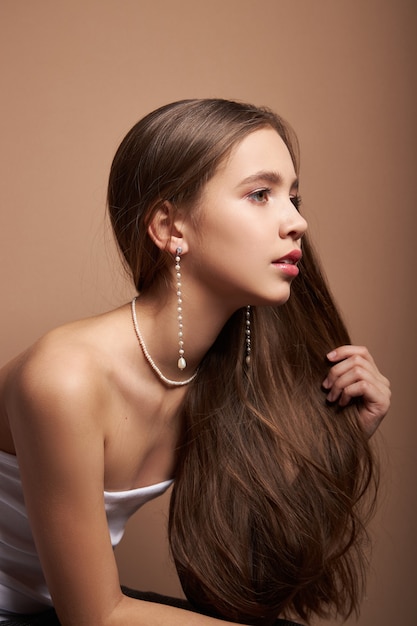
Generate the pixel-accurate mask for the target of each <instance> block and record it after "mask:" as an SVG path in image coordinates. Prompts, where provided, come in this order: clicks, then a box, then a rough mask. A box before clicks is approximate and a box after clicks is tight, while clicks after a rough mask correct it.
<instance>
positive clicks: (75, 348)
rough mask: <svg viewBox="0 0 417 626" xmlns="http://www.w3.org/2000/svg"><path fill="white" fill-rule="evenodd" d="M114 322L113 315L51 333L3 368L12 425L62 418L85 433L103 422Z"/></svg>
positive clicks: (102, 316) (63, 327) (6, 404)
mask: <svg viewBox="0 0 417 626" xmlns="http://www.w3.org/2000/svg"><path fill="white" fill-rule="evenodd" d="M115 313H117V312H115ZM115 318H116V321H117V315H116V316H114V315H113V312H111V313H109V314H104V315H101V316H97V317H94V318H89V319H86V320H81V321H78V322H74V323H71V324H67V325H65V326H62V327H59V328H57V329H55V330H52V331H51V332H49V333H47V334H46V335H45V336H44V337H42V338H41V339H40V340H39V341H37V342H36V343H35V344H34V345H33V346H32V347H30V348H29V349H28V350H27V351H26V352H24V353H23V354H21V355H20V356H19V357H18V358H17V359H15V360H14V361H13V362H12V363H11V364H10V365H9V366H8V367H6V368H5V371H4V376H3V380H2V381H0V385H2V389H1V393H2V395H3V399H4V405H5V407H6V411H7V414H8V417H9V421H10V424H11V426H12V425H13V424H12V422H13V420H22V419H24V420H25V421H27V420H31V421H36V422H38V423H39V424H41V423H42V422H43V421H47V422H48V423H49V426H50V425H51V419H53V420H54V422H57V421H58V420H59V418H60V416H61V419H62V420H66V421H68V420H70V421H72V422H75V423H76V422H77V420H80V421H81V420H82V423H83V425H84V426H83V427H84V428H86V427H88V423H89V421H90V422H91V421H92V420H95V419H98V418H99V417H100V418H102V417H103V410H104V407H105V406H106V399H107V396H108V394H109V392H110V387H111V385H109V381H110V379H111V371H112V368H114V367H115V364H114V360H113V359H112V358H111V350H109V344H111V343H112V342H113V340H114V338H113V337H112V336H111V335H112V333H113V329H112V323H113V322H114V319H115ZM115 359H116V360H117V355H115ZM90 425H92V424H90Z"/></svg>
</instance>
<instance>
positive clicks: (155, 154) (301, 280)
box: [108, 99, 377, 624]
mask: <svg viewBox="0 0 417 626" xmlns="http://www.w3.org/2000/svg"><path fill="white" fill-rule="evenodd" d="M265 127H271V128H273V129H275V130H276V131H277V132H278V134H279V135H280V136H281V137H282V139H283V140H284V142H285V144H286V145H287V147H288V149H289V151H290V154H291V157H292V159H293V162H294V166H295V169H296V171H297V172H298V169H299V168H298V148H297V141H296V138H295V135H294V133H293V132H292V131H291V129H290V127H289V126H288V125H287V124H286V123H285V122H284V121H283V120H282V119H281V118H280V117H279V116H277V115H276V114H275V113H273V112H271V111H270V110H269V109H265V108H259V107H254V106H252V105H248V104H242V103H237V102H231V101H226V100H220V99H209V100H186V101H181V102H176V103H173V104H171V105H167V106H165V107H162V108H160V109H158V110H157V111H154V112H153V113H151V114H149V115H148V116H146V117H145V118H144V119H143V120H141V121H140V122H138V124H136V125H135V126H134V127H133V129H132V130H131V131H130V132H129V133H128V135H127V136H126V138H125V139H124V140H123V142H122V144H121V145H120V147H119V149H118V151H117V153H116V156H115V158H114V161H113V165H112V169H111V174H110V182H109V191H108V203H109V210H110V217H111V221H112V225H113V229H114V232H115V236H116V238H117V241H118V244H119V247H120V249H121V251H122V254H123V256H124V259H125V261H126V264H127V266H128V267H129V269H130V271H131V273H132V276H133V280H134V283H135V285H136V288H137V289H138V290H140V291H142V292H143V291H146V290H147V289H149V288H150V287H151V286H154V285H155V284H157V283H159V282H160V281H161V280H165V281H166V280H167V279H168V275H169V269H168V267H169V266H168V258H169V255H168V254H167V253H165V252H164V251H161V250H159V248H157V246H155V245H154V244H153V242H152V241H151V239H150V238H149V236H148V234H147V225H148V224H149V221H150V219H152V215H153V212H154V211H155V209H156V208H157V207H158V206H159V204H160V203H161V202H164V201H165V200H170V201H171V202H172V203H173V204H174V205H175V206H181V207H182V208H183V207H188V208H189V209H190V210H192V209H193V207H194V206H195V205H196V204H197V200H198V197H199V194H200V193H201V190H202V188H203V186H204V184H205V182H206V181H207V180H209V179H210V177H212V176H213V175H214V173H215V172H216V170H217V168H218V166H219V164H220V163H221V162H222V160H223V159H224V158H225V157H226V156H227V155H228V154H229V153H230V151H231V150H232V148H233V147H234V146H235V145H236V144H237V143H238V142H239V141H241V140H242V139H243V138H244V137H245V136H247V135H248V134H249V133H251V132H254V131H255V130H258V129H260V128H265ZM203 235H204V234H203ZM300 270H301V272H300V276H299V277H298V278H297V279H296V280H295V281H294V282H293V285H292V293H291V297H290V299H289V301H288V302H287V303H286V304H285V305H283V306H280V307H255V309H254V310H253V315H252V323H251V329H252V337H253V342H252V352H251V365H250V367H249V368H247V367H245V364H244V361H245V355H244V328H245V324H244V310H239V311H237V312H236V313H235V314H234V315H232V317H231V318H230V319H229V320H228V322H227V323H226V325H225V326H224V328H223V330H222V331H221V333H220V334H219V336H218V338H217V340H216V341H215V343H214V344H213V346H212V347H211V348H210V350H209V351H208V352H207V354H206V355H205V357H204V359H203V361H202V363H201V365H200V368H199V373H198V376H197V378H196V380H195V381H194V383H193V384H192V385H190V387H189V390H188V393H187V396H186V400H185V404H184V406H183V407H182V419H183V424H184V428H183V438H182V441H181V445H180V447H179V451H178V452H179V454H178V466H177V471H176V480H175V485H174V489H173V493H172V498H171V505H170V519H169V535H170V545H171V551H172V554H173V557H174V560H175V563H176V567H177V571H178V574H179V577H180V580H181V582H182V585H183V589H184V592H185V594H186V595H187V597H188V599H189V600H190V601H191V602H192V603H193V604H194V605H195V606H196V607H198V608H199V609H202V610H204V611H205V612H207V613H210V614H212V615H217V616H220V617H223V618H226V619H229V620H231V621H239V622H246V623H248V624H272V623H273V622H274V620H275V619H276V618H277V616H278V615H285V614H287V613H288V612H289V611H292V612H295V613H297V614H298V615H299V616H300V617H301V618H303V619H309V618H310V617H311V616H312V614H317V615H320V616H330V615H333V614H339V615H342V616H344V617H347V616H348V615H350V614H351V613H352V612H353V611H356V612H357V611H358V607H359V603H360V600H361V596H362V593H363V585H364V581H365V566H366V551H365V546H364V538H365V537H366V533H365V528H364V525H365V522H366V520H367V517H368V515H369V514H370V512H371V510H372V506H373V503H374V495H375V493H376V482H377V479H376V476H377V471H376V468H375V463H374V461H373V457H372V454H371V451H370V448H369V444H368V442H367V440H366V437H365V436H364V434H363V433H362V431H361V428H360V426H359V424H358V415H357V406H356V405H355V404H352V405H351V406H349V407H346V408H344V409H337V408H335V407H333V406H330V405H329V404H328V403H326V399H325V394H324V393H323V390H322V389H321V381H322V380H323V379H324V378H325V375H326V372H327V370H328V367H329V364H328V363H326V359H325V354H326V353H327V352H328V351H329V350H331V349H332V348H334V347H336V346H337V345H341V344H345V343H349V336H348V333H347V330H346V328H345V325H344V323H343V321H342V319H341V317H340V315H339V313H338V311H337V308H336V306H335V304H334V302H333V299H332V297H331V294H330V292H329V289H328V287H327V285H326V281H325V279H324V278H323V275H322V273H321V271H320V267H319V263H318V260H317V258H316V256H315V254H314V252H313V250H312V247H311V245H310V243H309V242H308V240H307V238H304V239H303V260H302V262H301V265H300ZM365 495H366V497H365Z"/></svg>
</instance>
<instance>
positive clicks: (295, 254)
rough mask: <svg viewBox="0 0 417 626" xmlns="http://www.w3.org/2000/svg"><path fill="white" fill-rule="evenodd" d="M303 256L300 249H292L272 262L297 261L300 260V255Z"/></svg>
mask: <svg viewBox="0 0 417 626" xmlns="http://www.w3.org/2000/svg"><path fill="white" fill-rule="evenodd" d="M302 256H303V254H302V252H301V250H298V249H297V250H292V251H291V252H289V253H288V254H286V255H285V256H282V257H281V258H280V259H277V260H276V261H274V263H285V262H288V263H298V261H300V259H301V257H302Z"/></svg>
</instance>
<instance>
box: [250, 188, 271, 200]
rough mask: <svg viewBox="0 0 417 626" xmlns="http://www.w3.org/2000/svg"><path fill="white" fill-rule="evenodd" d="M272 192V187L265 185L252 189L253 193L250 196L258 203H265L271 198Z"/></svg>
mask: <svg viewBox="0 0 417 626" xmlns="http://www.w3.org/2000/svg"><path fill="white" fill-rule="evenodd" d="M271 193H272V189H270V188H269V187H263V188H262V189H257V190H256V191H252V193H250V194H249V195H248V198H249V199H250V200H253V201H254V202H257V203H258V204H265V203H266V202H267V201H268V200H269V197H270V195H271Z"/></svg>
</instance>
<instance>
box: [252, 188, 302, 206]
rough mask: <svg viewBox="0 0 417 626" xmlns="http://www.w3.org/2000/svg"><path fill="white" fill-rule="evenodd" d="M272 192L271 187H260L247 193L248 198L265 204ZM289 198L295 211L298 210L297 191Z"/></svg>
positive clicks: (299, 200) (299, 204)
mask: <svg viewBox="0 0 417 626" xmlns="http://www.w3.org/2000/svg"><path fill="white" fill-rule="evenodd" d="M271 194H272V189H270V188H269V187H262V189H257V190H256V191H253V192H252V193H250V194H249V195H248V198H249V199H250V200H252V201H253V202H256V203H257V204H266V203H267V202H268V200H269V198H270V196H271ZM290 200H291V202H292V204H293V205H294V207H295V208H296V209H297V211H299V210H300V206H301V196H300V194H298V193H297V195H295V196H290Z"/></svg>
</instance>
